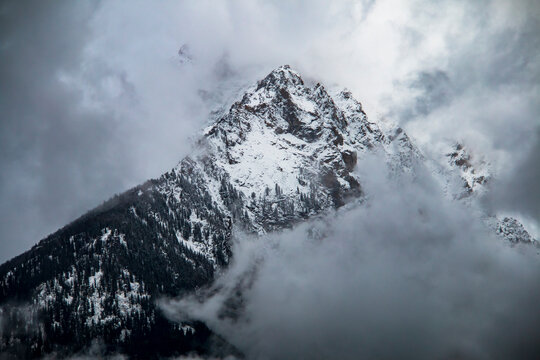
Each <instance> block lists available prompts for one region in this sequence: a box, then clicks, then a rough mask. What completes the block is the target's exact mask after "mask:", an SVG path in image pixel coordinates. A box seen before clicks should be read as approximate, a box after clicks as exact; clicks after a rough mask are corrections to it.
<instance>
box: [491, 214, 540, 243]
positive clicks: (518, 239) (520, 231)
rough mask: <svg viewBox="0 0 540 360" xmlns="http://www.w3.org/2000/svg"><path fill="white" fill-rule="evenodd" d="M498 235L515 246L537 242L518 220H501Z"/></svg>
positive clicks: (508, 218)
mask: <svg viewBox="0 0 540 360" xmlns="http://www.w3.org/2000/svg"><path fill="white" fill-rule="evenodd" d="M497 234H499V235H500V236H502V237H503V238H505V239H506V240H508V241H510V242H511V243H513V244H517V243H525V244H530V243H536V240H535V239H533V238H532V237H531V235H530V234H529V232H528V231H527V230H525V227H524V226H523V224H522V223H520V222H519V221H518V220H517V219H514V218H512V217H505V218H504V219H502V220H499V222H498V224H497Z"/></svg>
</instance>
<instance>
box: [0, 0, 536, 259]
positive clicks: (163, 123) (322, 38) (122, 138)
mask: <svg viewBox="0 0 540 360" xmlns="http://www.w3.org/2000/svg"><path fill="white" fill-rule="evenodd" d="M539 30H540V6H538V5H537V2H536V1H534V0H531V1H525V0H523V1H504V0H497V1H496V0H493V1H487V0H483V1H475V2H469V1H444V0H441V1H423V0H412V1H397V2H395V1H388V0H379V1H373V0H369V1H346V0H344V1H332V2H327V1H323V0H315V1H290V2H283V1H273V0H269V1H261V0H252V1H247V0H239V1H221V2H218V3H216V2H213V1H205V0H203V1H189V0H187V1H174V2H171V1H162V2H159V3H155V2H148V1H135V2H129V4H128V3H126V2H122V1H108V0H105V1H89V2H71V1H58V2H55V3H54V4H50V3H47V4H45V3H42V2H38V1H9V0H2V2H1V3H0V114H1V115H0V199H1V201H0V219H1V220H0V221H1V223H0V261H5V260H7V259H9V258H11V257H13V256H15V255H17V254H19V253H21V252H22V251H24V250H26V249H29V248H30V247H31V246H32V245H33V244H35V243H36V242H37V241H38V240H40V239H42V238H44V237H45V236H46V235H48V234H49V233H52V232H54V231H55V230H56V229H58V228H59V227H61V226H63V225H65V224H66V223H68V222H69V221H72V220H74V219H75V218H77V217H78V216H80V215H82V214H83V213H85V212H86V211H88V210H90V209H91V208H93V207H95V206H97V205H99V204H100V203H101V202H103V201H104V200H106V199H107V198H109V197H111V196H112V195H114V194H115V193H120V192H122V191H124V190H126V189H128V188H130V187H132V186H135V185H137V184H139V183H141V182H143V181H145V180H146V179H148V178H154V177H158V176H159V175H160V174H161V173H163V172H165V171H167V170H169V169H170V168H172V167H173V166H174V165H175V164H176V163H177V162H178V161H179V160H180V159H181V158H182V157H183V156H185V155H186V154H188V153H189V151H190V148H191V144H192V143H193V141H194V140H195V139H196V138H197V136H198V134H199V133H200V130H201V129H202V128H203V127H204V126H205V125H207V124H208V123H209V121H211V116H209V114H210V113H211V111H212V110H215V109H217V108H219V107H222V106H226V105H227V104H230V103H231V101H232V100H233V99H234V95H235V94H237V93H238V89H241V88H242V87H244V86H246V85H249V84H250V83H253V82H255V81H256V80H258V79H260V78H262V77H263V76H264V75H265V74H266V73H268V72H269V71H271V70H272V69H273V68H275V67H278V66H280V65H283V64H290V65H291V66H293V68H295V69H296V70H298V71H299V72H300V73H301V74H302V75H303V76H304V77H305V78H309V79H314V80H317V81H321V82H323V83H324V84H326V85H327V86H341V87H347V88H349V89H350V90H351V91H352V92H353V93H354V95H355V96H356V97H357V98H358V99H359V100H360V101H361V102H362V103H363V104H364V107H365V109H366V111H367V113H368V116H370V117H371V118H373V119H376V120H380V121H388V122H392V123H398V124H400V125H401V126H403V127H405V129H406V130H407V131H408V132H409V134H411V135H412V136H413V137H414V139H415V141H416V142H417V144H418V145H419V146H420V147H421V148H422V149H423V150H424V151H425V152H426V153H429V152H430V151H432V149H436V148H437V147H436V144H438V143H440V142H442V141H447V140H448V139H451V140H456V139H457V140H460V141H463V142H465V143H467V144H468V145H469V146H471V147H473V148H474V150H475V151H476V152H477V153H478V154H481V155H482V156H486V157H487V158H488V160H489V161H490V162H491V164H492V166H493V168H494V171H495V170H496V171H497V172H498V173H500V174H499V175H498V176H497V178H498V179H499V180H500V184H499V185H498V186H496V188H497V191H494V192H493V198H492V199H491V200H490V204H491V205H490V206H493V208H494V209H497V210H501V209H504V211H507V212H510V213H514V214H519V215H520V216H521V217H522V218H526V219H529V220H530V221H529V223H531V224H533V225H532V227H534V224H535V221H536V220H538V219H539V218H540V215H539V214H540V194H539V189H538V186H536V179H537V175H538V171H539V170H538V169H539V166H538V164H539V158H538V156H539V155H538V154H539V152H538V151H535V150H537V149H538V146H539V145H538V138H539V124H540V121H539V119H538V114H539V113H540V111H539V110H540V101H539V100H538V99H539V98H540V96H539V95H540V94H539V89H538V84H539V81H538V80H539V76H540V70H539V67H540V58H539V54H540V50H539V49H540V37H539V36H538V34H539ZM183 46H184V49H185V51H184V54H185V55H184V56H183V57H180V56H179V53H178V52H179V49H180V48H182V47H183ZM518 174H519V175H518ZM494 187H495V186H494ZM535 219H536V220H535Z"/></svg>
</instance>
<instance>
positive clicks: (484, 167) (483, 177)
mask: <svg viewBox="0 0 540 360" xmlns="http://www.w3.org/2000/svg"><path fill="white" fill-rule="evenodd" d="M446 156H447V158H448V163H449V164H450V165H451V166H452V167H455V168H457V169H458V171H459V172H460V175H461V178H462V179H463V187H464V189H465V192H464V193H463V195H465V196H466V195H468V194H472V193H473V192H481V191H482V190H483V186H484V185H485V184H486V183H487V182H488V181H489V178H490V175H489V164H487V163H486V162H485V161H484V160H483V159H481V158H479V157H473V156H472V155H471V153H470V151H469V149H468V148H467V147H466V146H465V145H464V144H462V143H460V142H457V143H454V144H453V145H452V147H451V149H450V151H449V152H448V153H447V154H446Z"/></svg>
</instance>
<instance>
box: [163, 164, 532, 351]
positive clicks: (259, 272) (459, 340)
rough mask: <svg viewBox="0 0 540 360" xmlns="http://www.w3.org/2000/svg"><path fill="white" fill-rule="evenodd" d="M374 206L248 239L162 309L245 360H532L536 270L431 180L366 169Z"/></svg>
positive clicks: (523, 251)
mask: <svg viewBox="0 0 540 360" xmlns="http://www.w3.org/2000/svg"><path fill="white" fill-rule="evenodd" d="M359 169H360V170H359V171H360V172H361V173H362V174H369V175H368V177H366V178H365V180H364V183H363V184H364V189H365V191H366V193H367V194H368V200H367V202H366V203H364V204H362V205H360V206H353V207H349V208H348V209H342V210H340V211H338V212H336V213H332V214H327V215H326V216H325V217H323V218H322V219H319V220H316V221H314V222H312V223H310V224H306V225H302V226H300V227H298V228H296V229H294V230H291V231H285V232H283V233H281V234H277V235H273V236H269V237H265V238H263V239H252V238H250V237H242V236H240V237H239V239H238V240H237V244H236V248H235V249H234V250H235V252H234V254H235V258H234V260H233V264H232V267H231V268H230V269H229V270H228V271H227V273H225V274H224V275H223V276H222V277H221V278H220V279H218V281H217V283H216V285H214V287H213V288H212V289H210V290H209V291H208V292H207V293H206V294H207V295H206V296H207V297H205V295H204V293H202V294H198V295H196V296H194V297H192V298H187V299H186V298H184V299H181V300H168V301H164V302H163V303H162V308H163V309H164V311H165V313H166V314H168V315H169V316H170V317H171V318H172V319H174V320H177V321H182V320H193V319H198V320H204V321H205V322H206V323H207V324H209V326H210V327H211V328H212V329H213V330H214V331H216V332H217V333H218V334H220V335H222V336H224V337H225V338H226V339H227V340H229V341H231V342H232V343H233V344H234V345H236V346H237V347H238V348H239V349H241V350H242V351H244V352H245V353H246V356H247V358H250V359H396V358H399V359H536V358H538V356H539V355H540V347H539V345H538V339H537V335H538V331H539V330H540V312H539V311H538V304H539V302H540V290H539V289H538V287H537V286H536V284H537V282H538V279H539V278H540V262H539V260H540V258H539V255H538V254H537V251H535V249H534V248H532V247H524V248H520V247H514V248H512V247H510V246H509V245H508V244H506V243H504V242H503V241H502V240H501V239H499V238H496V237H495V236H494V235H493V234H491V233H490V232H489V231H488V230H487V228H485V226H484V225H483V223H482V221H481V220H480V218H478V217H477V215H474V212H473V211H472V210H471V209H470V208H467V207H465V206H464V205H462V204H461V203H459V202H451V201H449V200H448V199H447V198H445V196H444V195H443V192H442V190H441V189H440V188H439V187H438V185H436V183H434V182H433V180H432V179H431V178H430V175H428V173H427V172H424V171H422V170H421V169H419V170H418V172H417V176H416V177H415V178H414V179H413V178H412V177H410V176H407V175H403V176H400V177H389V176H387V174H385V171H384V170H383V169H381V160H380V159H377V158H375V159H368V160H366V161H364V162H362V163H360V164H359Z"/></svg>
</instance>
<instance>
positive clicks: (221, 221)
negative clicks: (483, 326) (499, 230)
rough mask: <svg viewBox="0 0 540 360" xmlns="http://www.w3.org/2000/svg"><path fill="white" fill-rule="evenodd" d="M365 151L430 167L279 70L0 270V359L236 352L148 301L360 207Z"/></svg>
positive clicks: (343, 105)
mask: <svg viewBox="0 0 540 360" xmlns="http://www.w3.org/2000/svg"><path fill="white" fill-rule="evenodd" d="M458 150H460V149H458ZM373 153H377V154H379V155H381V156H382V158H383V159H384V161H385V164H384V165H385V166H388V167H390V168H391V169H393V170H394V171H405V172H407V171H413V168H414V166H415V164H417V163H422V162H423V161H424V158H423V156H422V155H421V153H420V151H419V150H418V149H417V148H416V147H415V146H414V144H413V143H412V141H411V140H410V138H409V137H408V136H407V134H406V133H405V132H404V131H403V130H402V129H399V128H396V129H392V130H391V131H388V132H385V131H382V130H381V129H380V128H379V126H378V125H377V124H376V123H374V122H372V121H370V120H369V119H368V118H367V116H366V114H365V112H364V111H363V109H362V105H361V104H360V103H359V102H358V101H357V100H355V99H354V98H353V96H352V94H351V93H350V92H348V91H340V92H337V93H335V94H330V93H329V92H328V91H327V90H326V89H325V88H324V87H323V86H322V85H320V84H317V85H315V86H313V87H310V86H308V85H306V84H305V83H304V81H303V80H302V78H301V77H300V75H299V74H298V73H297V72H295V71H294V70H292V69H291V68H290V67H288V66H282V67H279V68H277V69H275V70H274V71H272V72H271V73H270V74H269V75H268V76H266V77H265V78H264V79H262V80H261V81H259V82H258V83H257V84H255V85H254V86H252V87H251V88H249V89H248V90H247V91H246V93H245V94H243V96H242V97H241V98H239V99H238V101H237V102H235V103H234V104H233V105H232V106H231V107H230V109H229V111H228V112H226V113H225V114H224V115H223V116H221V117H220V118H219V119H217V121H216V122H215V123H214V124H212V125H211V126H209V127H208V128H206V129H205V130H204V132H203V134H202V136H201V138H200V140H199V141H198V143H197V149H195V151H194V152H193V154H192V155H191V156H189V157H186V158H185V159H183V160H182V161H180V163H179V164H178V165H177V166H176V167H174V168H173V169H172V170H171V171H169V172H167V173H165V174H163V175H162V176H161V177H160V178H158V179H155V180H150V181H148V182H146V183H144V184H142V185H140V186H137V187H135V188H133V189H131V190H129V191H127V192H125V193H123V194H121V195H119V196H116V197H114V198H113V199H110V200H109V201H107V202H105V203H104V204H103V205H101V206H99V207H98V208H96V209H94V210H92V211H90V212H89V213H87V214H86V215H84V216H82V217H81V218H79V219H77V220H76V221H74V222H73V223H71V224H69V225H67V226H65V227H64V228H62V229H60V230H58V231H57V232H56V233H54V234H52V235H50V236H48V237H47V238H45V239H43V240H42V241H40V242H39V243H38V244H37V245H36V246H34V247H33V248H32V249H30V250H29V251H27V252H25V253H24V254H22V255H20V256H18V257H16V258H14V259H12V260H10V261H8V262H6V263H5V264H3V265H1V266H0V306H1V308H0V309H1V310H0V352H3V353H5V354H7V355H6V356H14V357H24V358H31V357H40V356H42V355H44V354H48V353H52V352H55V353H57V354H58V355H60V356H63V355H68V354H73V353H76V352H78V351H81V350H82V349H84V348H86V347H88V346H90V344H92V343H93V342H95V341H99V342H100V343H101V344H102V346H104V351H106V352H108V353H116V352H121V353H125V354H128V355H131V356H133V357H140V358H151V357H160V356H175V355H181V354H187V353H189V352H197V353H199V354H207V355H209V354H211V355H227V354H236V353H237V351H236V350H235V349H234V348H233V347H231V346H230V345H228V344H227V343H226V342H225V341H223V340H222V339H220V338H219V337H218V336H216V335H214V334H212V332H211V331H210V330H209V329H208V328H207V327H206V326H205V325H204V324H202V323H183V324H176V323H172V322H169V321H168V320H166V319H165V317H164V316H163V315H162V314H161V313H160V311H159V310H158V308H157V307H156V305H155V301H156V300H157V299H159V298H160V297H162V296H181V295H182V294H185V293H190V292H192V291H195V290H196V289H198V288H201V287H205V286H207V285H209V284H210V283H212V281H213V280H214V279H215V277H216V276H217V274H218V273H219V272H220V270H221V269H222V268H223V267H225V266H227V264H228V263H229V261H230V259H231V256H233V254H232V253H231V242H232V237H233V236H234V232H235V231H238V230H240V231H245V232H248V233H254V234H264V233H266V232H270V231H276V230H279V229H284V228H290V227H292V226H294V224H296V223H298V222H301V221H304V220H305V219H308V218H310V217H313V216H316V215H318V214H321V213H323V212H325V211H329V210H331V209H335V208H337V207H340V206H342V205H344V204H346V203H347V202H349V201H351V200H355V199H356V200H362V199H363V195H364V194H363V190H362V183H361V179H360V178H359V176H358V175H357V174H356V173H355V172H354V171H353V170H354V168H355V167H356V165H357V162H358V160H359V159H361V158H362V157H364V156H367V155H368V154H373ZM463 156H465V155H460V154H458V153H456V155H455V156H454V155H451V156H450V158H451V159H452V161H453V162H452V163H451V164H450V165H451V166H454V167H455V166H456V165H457V170H449V171H454V172H455V173H456V174H458V176H462V175H463V174H465V173H466V174H470V173H473V172H472V170H471V169H469V168H468V167H467V168H466V169H465V170H463V168H462V167H460V166H461V165H464V164H465V163H463V162H462V161H461V160H460V159H461V158H462V157H463ZM460 164H461V165H460ZM465 165H466V164H465ZM460 169H461V170H460ZM460 171H462V172H463V174H462V173H461V172H460ZM462 177H463V176H462ZM474 190H475V187H474V186H472V187H471V191H474ZM507 228H508V229H509V228H510V227H507ZM513 228H518V226H517V225H516V226H514V227H513ZM505 231H506V230H505Z"/></svg>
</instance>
